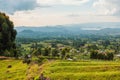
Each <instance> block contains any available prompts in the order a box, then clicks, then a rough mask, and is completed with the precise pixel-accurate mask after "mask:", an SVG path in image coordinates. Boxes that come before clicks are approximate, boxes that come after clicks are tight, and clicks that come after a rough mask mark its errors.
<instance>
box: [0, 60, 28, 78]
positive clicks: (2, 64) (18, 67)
mask: <svg viewBox="0 0 120 80" xmlns="http://www.w3.org/2000/svg"><path fill="white" fill-rule="evenodd" d="M9 65H11V68H8V66H9ZM27 68H28V66H27V65H26V64H23V63H22V61H21V60H0V80H23V79H25V77H26V74H25V73H26V70H27Z"/></svg>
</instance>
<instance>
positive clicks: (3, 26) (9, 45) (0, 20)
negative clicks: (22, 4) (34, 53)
mask: <svg viewBox="0 0 120 80" xmlns="http://www.w3.org/2000/svg"><path fill="white" fill-rule="evenodd" d="M16 34H17V32H16V30H15V29H14V24H13V22H12V21H11V20H10V19H9V16H7V15H6V14H5V13H1V12H0V55H4V56H16V50H15V49H16V45H15V38H16Z"/></svg>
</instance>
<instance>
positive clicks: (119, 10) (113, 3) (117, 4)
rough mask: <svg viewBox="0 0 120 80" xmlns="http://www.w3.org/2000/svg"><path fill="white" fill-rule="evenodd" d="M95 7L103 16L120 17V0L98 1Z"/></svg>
mask: <svg viewBox="0 0 120 80" xmlns="http://www.w3.org/2000/svg"><path fill="white" fill-rule="evenodd" d="M93 6H94V7H95V8H96V10H97V11H98V13H100V14H101V15H120V0H98V1H96V2H94V4H93Z"/></svg>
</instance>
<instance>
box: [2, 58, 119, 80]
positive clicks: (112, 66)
mask: <svg viewBox="0 0 120 80" xmlns="http://www.w3.org/2000/svg"><path fill="white" fill-rule="evenodd" d="M10 65H11V67H10V68H9V66H10ZM40 73H43V74H44V76H45V77H47V78H50V80H120V62H119V61H117V62H115V61H78V62H73V61H61V60H59V61H50V62H49V61H48V62H46V63H44V64H43V65H37V64H30V65H27V64H23V63H22V61H21V60H0V80H29V79H30V80H33V79H32V78H34V80H38V78H39V76H40Z"/></svg>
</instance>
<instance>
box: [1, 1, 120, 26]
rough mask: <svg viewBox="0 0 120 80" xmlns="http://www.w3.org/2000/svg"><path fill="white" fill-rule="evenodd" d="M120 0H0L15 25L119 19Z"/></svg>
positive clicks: (47, 24) (117, 20) (113, 20)
mask: <svg viewBox="0 0 120 80" xmlns="http://www.w3.org/2000/svg"><path fill="white" fill-rule="evenodd" d="M119 4H120V0H0V12H5V13H6V14H7V15H9V16H10V19H11V20H12V21H13V22H14V25H15V26H51V25H65V24H80V23H94V22H120V5H119Z"/></svg>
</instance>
